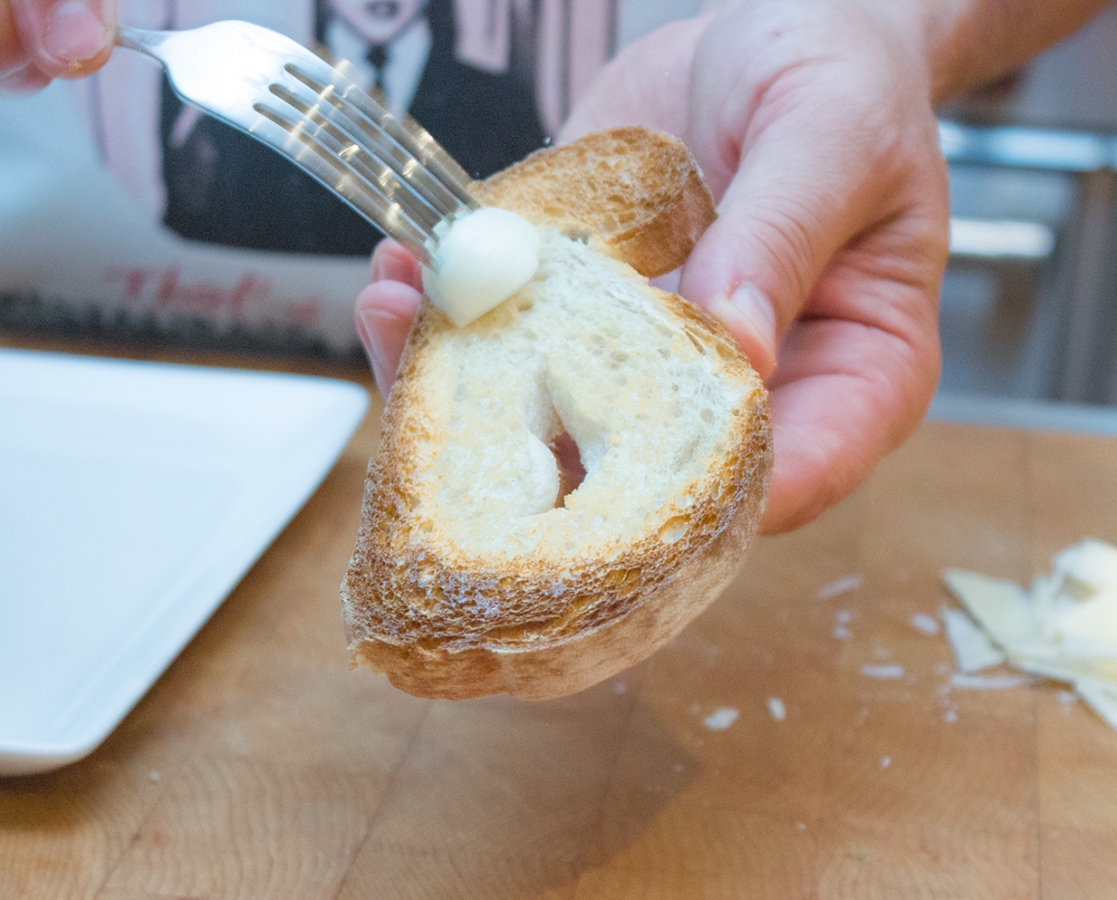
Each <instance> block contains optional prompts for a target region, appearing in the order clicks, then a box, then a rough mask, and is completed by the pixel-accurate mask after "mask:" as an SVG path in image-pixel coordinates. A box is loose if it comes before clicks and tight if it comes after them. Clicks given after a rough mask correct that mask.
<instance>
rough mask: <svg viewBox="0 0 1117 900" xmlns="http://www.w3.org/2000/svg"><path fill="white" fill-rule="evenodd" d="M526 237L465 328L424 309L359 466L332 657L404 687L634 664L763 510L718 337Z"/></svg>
mask: <svg viewBox="0 0 1117 900" xmlns="http://www.w3.org/2000/svg"><path fill="white" fill-rule="evenodd" d="M541 230H542V252H541V254H540V259H541V264H540V268H539V271H538V272H537V273H536V275H535V277H534V278H532V280H531V281H529V282H528V284H527V285H525V286H524V287H523V288H522V289H521V290H520V291H518V292H517V293H516V294H514V295H513V296H512V297H510V298H509V299H508V300H507V301H505V302H504V303H503V304H501V305H500V306H498V307H496V308H495V309H493V310H492V311H491V312H489V313H487V314H486V315H484V316H482V317H481V318H480V319H478V320H476V321H475V322H473V323H471V324H470V325H468V326H466V327H464V328H458V327H456V326H454V325H453V324H451V323H450V322H449V320H448V319H447V318H446V317H445V316H444V315H443V314H442V313H440V312H439V311H438V310H437V309H435V308H434V307H433V306H432V305H430V304H429V303H426V302H424V305H423V308H422V309H421V311H420V314H419V317H418V319H417V322H416V326H415V328H414V329H413V332H412V335H411V337H410V339H409V343H408V348H407V351H406V353H405V357H404V361H403V364H402V367H401V372H400V377H399V379H398V381H397V382H396V386H395V388H394V389H393V392H392V395H391V397H390V398H389V403H388V408H387V411H386V414H385V421H384V429H383V434H384V437H383V443H382V445H381V449H380V452H379V454H378V456H377V458H376V459H374V460H373V462H372V463H371V464H370V468H369V475H368V478H367V481H366V487H365V497H364V507H363V511H362V524H361V530H360V534H359V536H358V541H357V546H356V549H355V552H354V555H353V559H352V561H351V563H350V567H349V571H348V574H347V576H346V580H345V583H344V584H343V586H342V609H343V619H344V622H345V626H346V632H347V636H348V638H349V643H350V650H351V652H352V654H353V657H354V661H355V662H356V663H367V664H369V665H371V666H372V667H373V668H375V669H378V670H380V671H384V672H386V673H387V674H388V675H389V677H390V678H391V680H392V681H393V682H394V683H395V684H397V685H398V686H400V687H402V688H404V689H405V690H408V691H410V692H412V693H417V694H420V695H423V696H435V697H468V696H477V695H481V694H487V693H495V692H500V691H507V692H509V693H513V694H516V695H518V696H524V697H546V696H557V695H559V694H562V693H569V692H571V691H573V690H578V689H581V688H583V687H587V686H589V685H590V684H592V683H594V682H596V681H599V680H601V679H602V678H606V677H609V676H610V675H613V674H615V673H616V672H618V671H620V670H621V669H623V668H625V667H626V666H627V665H631V664H632V663H634V662H636V661H638V660H639V659H642V658H644V657H645V656H647V655H648V654H649V653H651V652H654V650H655V649H656V648H657V647H659V646H662V644H663V643H665V642H666V641H667V640H669V639H670V638H671V637H673V636H674V635H675V634H676V633H677V632H678V630H680V629H681V628H682V627H683V626H684V625H685V624H686V622H687V621H689V620H690V619H692V618H693V617H694V616H695V615H697V614H698V612H700V611H701V610H702V609H703V608H705V606H706V605H707V604H708V603H709V602H711V601H712V600H713V598H714V597H715V596H716V595H717V593H719V592H720V590H721V589H722V588H723V587H724V586H725V584H726V583H727V582H728V580H729V579H730V578H732V576H733V575H734V574H735V572H736V570H737V568H738V566H739V564H740V561H741V559H742V557H743V554H744V551H745V549H746V547H747V545H748V543H749V541H750V540H751V537H752V535H753V533H754V532H755V530H756V525H757V522H758V519H759V516H760V512H761V510H762V508H763V500H764V496H765V493H766V489H767V480H768V472H769V469H770V464H771V438H770V428H769V423H768V413H767V406H766V396H765V392H764V388H763V386H762V384H761V383H760V380H759V378H758V377H757V376H756V374H755V372H753V370H752V369H751V367H750V366H749V365H748V363H747V361H746V360H745V358H744V357H743V356H742V354H741V353H740V350H739V349H738V347H737V346H736V344H735V343H734V342H733V340H732V338H731V337H730V336H729V335H728V334H727V333H726V332H725V331H724V329H722V328H721V327H720V326H719V325H717V324H716V323H715V322H713V321H712V320H711V319H710V318H709V317H707V316H706V315H705V314H704V313H703V312H701V311H700V310H698V309H697V308H695V307H693V306H691V305H690V304H688V303H686V302H685V301H683V300H682V299H681V298H679V297H677V296H675V295H672V294H667V293H664V292H662V291H658V290H656V289H654V288H652V287H650V286H649V285H648V283H647V280H646V278H644V277H643V276H641V275H640V274H638V273H637V272H636V271H634V270H633V269H632V268H631V267H630V266H629V265H627V264H626V263H624V262H620V261H618V260H617V259H613V258H610V257H609V256H606V255H604V254H603V253H601V252H598V249H596V248H595V246H593V245H591V243H589V242H585V241H583V240H581V239H578V238H577V237H571V236H570V231H569V230H566V231H565V233H564V232H563V231H560V230H559V229H558V228H556V227H552V226H547V225H544V226H542V229H541ZM575 451H576V452H575ZM571 455H574V456H576V457H577V459H575V460H574V461H573V463H571V460H570V459H569V457H570V456H571Z"/></svg>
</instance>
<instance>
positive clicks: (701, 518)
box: [342, 129, 772, 699]
mask: <svg viewBox="0 0 1117 900" xmlns="http://www.w3.org/2000/svg"><path fill="white" fill-rule="evenodd" d="M625 131H626V133H625V134H624V135H622V137H623V140H622V143H623V144H624V145H625V146H629V147H631V146H634V145H636V144H639V143H640V141H641V140H644V143H645V144H649V143H650V144H659V143H662V142H663V141H664V138H663V137H662V136H659V135H653V136H652V139H646V138H640V137H639V136H637V135H633V134H631V133H627V132H630V131H631V130H630V129H629V130H625ZM610 134H612V133H610ZM646 134H648V133H645V135H646ZM584 140H588V142H589V143H590V150H589V151H587V149H586V147H585V146H581V147H579V145H574V147H575V150H574V151H568V150H567V149H566V148H560V149H558V150H553V151H548V153H549V154H550V155H551V156H543V157H540V156H538V155H537V156H534V157H529V159H528V160H526V161H525V162H524V163H521V164H520V166H519V167H513V169H512V170H510V171H509V172H508V173H506V174H505V175H504V176H501V177H500V180H502V181H503V188H502V189H501V190H502V191H503V193H499V196H500V200H501V205H506V206H508V207H510V208H514V209H516V211H518V212H521V214H524V215H527V216H528V217H529V218H531V217H532V211H531V209H525V208H524V206H518V205H517V203H516V201H517V199H523V198H524V197H526V196H528V195H531V197H532V199H531V201H530V202H529V201H527V200H525V201H524V203H525V205H528V206H530V203H531V202H537V201H538V196H543V195H544V194H545V192H544V191H543V190H542V189H540V188H539V187H538V186H536V187H533V184H536V183H537V182H538V180H539V178H540V176H539V175H538V173H536V171H535V167H536V166H538V165H541V164H542V161H543V160H546V159H548V158H552V157H553V155H554V154H559V153H567V154H570V153H575V152H576V153H577V154H580V155H583V156H587V158H588V157H589V156H592V155H593V153H600V152H603V151H602V148H603V147H613V148H614V149H615V147H616V145H617V137H616V136H615V135H612V136H607V137H602V136H591V137H590V138H588V139H584ZM676 143H677V142H676ZM673 152H674V153H675V156H676V157H677V155H678V154H677V148H675V151H673ZM684 152H685V151H684ZM688 158H689V157H688ZM583 162H584V160H583ZM644 162H645V161H641V163H640V165H639V166H637V167H636V168H637V169H638V170H639V173H640V177H641V178H652V180H653V181H654V177H653V176H654V175H656V173H657V170H655V169H654V168H653V169H649V168H648V167H647V166H646V165H645V164H644ZM558 169H559V171H561V172H563V173H565V177H572V176H571V172H570V168H569V166H568V165H567V163H563V164H562V165H560V166H559V167H558ZM544 170H545V171H546V172H548V173H550V174H553V173H552V172H551V170H550V169H549V168H547V167H546V166H544ZM688 171H689V173H690V174H686V173H685V172H677V171H676V170H675V168H671V169H670V171H669V173H668V175H667V176H665V178H664V180H665V181H670V182H672V185H673V186H672V187H671V188H670V189H669V190H668V189H663V190H657V189H656V186H655V185H653V186H652V187H651V188H649V189H647V190H646V191H645V193H644V195H643V196H644V199H645V200H648V198H656V197H657V198H658V201H659V202H662V203H664V204H666V208H667V209H668V210H674V213H672V215H678V216H680V217H681V218H682V219H683V227H682V229H681V231H682V232H683V233H684V234H685V233H688V232H689V231H693V230H694V228H695V224H694V223H695V222H696V221H699V218H700V217H699V218H695V217H694V215H693V209H694V208H695V207H694V206H693V204H692V203H691V202H690V201H688V200H685V199H681V198H684V197H685V196H686V195H687V194H688V191H690V189H689V188H686V187H685V184H686V183H687V182H689V181H690V180H691V178H692V177H694V178H697V175H696V173H695V170H694V167H693V165H692V164H690V165H689V167H688ZM543 182H544V183H545V184H547V185H550V184H551V182H550V181H549V180H548V179H543ZM553 189H554V188H553V187H548V190H553ZM704 190H705V189H704V188H703V191H704ZM497 195H498V192H493V193H492V194H490V195H488V199H491V198H492V197H495V196H497ZM536 195H538V196H536ZM575 199H577V200H578V203H575V204H573V205H574V206H575V207H576V211H577V216H575V217H574V218H575V219H576V220H577V221H576V224H575V226H572V227H574V228H580V227H583V226H585V225H587V223H588V219H589V217H590V216H591V214H592V209H590V208H588V202H589V198H583V197H580V196H578V197H576V198H575ZM648 202H649V203H650V202H651V201H650V200H649V201H648ZM583 207H585V208H583ZM556 209H559V207H556ZM687 209H689V210H691V212H686V211H685V210H687ZM548 215H549V216H555V215H556V213H555V211H554V210H551V211H549V212H548ZM579 217H580V218H579ZM610 221H611V222H615V217H613V218H612V219H611V220H610ZM641 221H642V222H643V223H644V224H643V226H642V228H643V229H644V230H643V231H641V232H640V234H643V235H644V236H645V238H644V239H645V240H655V241H659V240H661V237H662V231H663V229H665V228H667V227H668V225H669V221H668V219H667V218H664V217H663V216H662V215H660V214H659V213H656V212H654V210H652V209H651V207H649V209H648V210H647V214H643V213H642V214H641ZM606 230H607V231H608V229H606ZM618 233H619V232H618V230H617V229H613V230H612V232H611V235H612V236H613V237H615V236H616V235H617V234H618ZM698 234H700V231H698V232H697V233H695V234H694V235H692V237H691V238H690V239H689V244H687V243H686V241H687V240H688V239H684V240H683V241H682V244H686V247H685V251H683V256H684V257H685V254H686V252H689V249H690V247H691V246H692V245H693V241H694V240H696V239H697V235H698ZM639 243H640V236H639V234H637V233H636V232H635V231H633V230H632V229H628V230H627V231H626V236H625V237H624V239H623V240H620V241H613V242H612V243H611V244H609V245H608V246H609V247H610V248H611V249H610V250H609V251H608V252H612V253H615V254H617V255H620V254H622V253H623V254H625V255H627V256H628V257H629V258H639V256H640V253H638V252H636V251H634V250H633V248H634V247H636V246H637V245H638V244H639ZM668 243H670V242H668ZM682 244H680V246H682ZM625 248H628V249H625ZM671 252H672V253H675V252H677V251H674V250H672V251H671ZM654 255H655V254H654V253H653V252H648V253H646V254H645V256H648V257H651V256H654ZM648 290H651V289H648ZM654 294H655V296H657V297H658V299H659V302H661V303H663V304H664V305H665V306H666V307H667V308H668V309H669V310H670V313H671V314H672V316H674V317H675V318H676V319H677V320H679V321H681V322H682V327H683V328H684V330H685V331H686V333H687V334H688V335H689V336H690V339H691V340H692V341H694V342H696V343H698V344H701V345H702V347H703V351H702V352H708V353H710V354H711V355H712V356H711V358H716V360H717V365H718V367H719V370H720V371H721V372H722V373H723V376H724V377H725V378H727V379H730V380H732V381H733V382H734V383H736V384H739V385H741V387H742V396H743V398H744V399H743V402H742V403H741V404H739V406H738V408H736V409H735V411H734V412H735V421H734V422H733V423H732V426H731V428H730V430H729V433H728V440H727V442H728V444H729V447H728V449H726V450H725V452H724V453H723V454H722V455H721V456H720V457H719V458H718V459H717V460H716V464H715V465H713V466H712V467H711V468H710V469H709V470H708V471H707V472H706V473H705V474H704V475H703V476H702V477H701V478H700V479H699V481H698V482H696V483H695V484H692V485H690V486H689V488H688V491H689V494H690V495H692V496H693V497H694V498H695V500H694V502H692V503H690V502H688V503H687V504H682V503H681V502H680V503H679V504H678V505H677V506H676V505H672V506H671V508H670V509H668V510H667V511H666V513H665V516H664V518H663V520H662V524H661V525H660V527H659V529H658V530H652V531H648V532H647V533H645V534H643V535H642V536H640V537H638V538H637V539H634V540H633V541H631V542H630V543H629V544H628V545H627V546H626V547H624V548H623V550H622V551H621V552H619V553H617V554H615V555H614V556H613V557H612V558H610V559H608V560H603V559H598V558H594V557H593V556H589V557H586V558H578V559H570V558H555V557H548V556H547V554H542V553H541V554H537V555H536V556H534V557H528V558H523V557H519V558H515V559H513V560H511V561H509V560H508V559H507V558H505V559H491V558H482V557H477V556H475V555H474V556H471V555H470V554H468V553H465V552H462V551H460V550H458V549H457V548H455V547H453V546H450V547H447V546H446V545H445V544H444V543H443V544H437V545H436V542H434V541H431V540H429V539H426V540H425V539H424V534H423V528H424V527H429V524H427V525H425V523H424V522H422V521H420V519H419V517H418V515H417V514H416V512H415V510H416V507H417V506H418V504H417V497H418V496H419V493H420V490H421V486H420V476H421V474H422V473H421V472H420V471H418V467H419V466H420V465H421V462H422V459H423V454H422V451H421V448H422V447H423V446H431V445H434V446H438V444H439V441H440V438H441V435H440V434H438V433H433V432H432V431H431V429H432V428H437V426H436V425H434V424H432V422H431V420H430V418H429V417H428V416H426V415H424V412H423V410H424V400H427V402H429V399H428V398H426V396H425V394H426V393H427V388H429V385H428V386H427V388H425V387H424V366H425V365H426V360H427V358H428V353H429V349H428V348H429V346H430V345H431V344H432V342H434V341H436V340H437V339H438V337H439V335H440V333H441V331H442V330H443V329H446V328H448V327H450V326H448V325H447V324H446V320H445V318H444V317H443V316H442V315H441V314H440V313H439V312H437V311H436V310H434V309H433V307H430V306H429V305H428V304H426V303H424V306H423V308H422V310H421V311H420V314H419V316H418V318H417V321H416V324H415V327H414V328H413V331H412V334H411V336H410V337H409V341H408V346H407V350H406V352H405V354H404V359H403V362H402V364H401V370H400V374H399V378H398V380H397V382H396V387H395V389H394V390H393V393H392V395H391V398H390V400H389V403H388V407H387V410H386V413H385V419H384V427H383V440H382V445H381V448H380V452H379V454H378V456H377V458H376V459H375V460H374V461H373V463H372V464H370V467H369V474H368V478H367V480H366V485H365V496H364V507H363V511H362V522H361V529H360V534H359V535H358V540H357V545H356V548H355V550H354V554H353V558H352V561H351V562H350V565H349V570H348V573H347V575H346V578H345V582H344V583H343V585H342V610H343V620H344V624H345V630H346V636H347V638H348V641H349V646H350V651H351V653H352V657H353V660H354V663H355V664H356V663H365V664H368V665H370V666H371V667H372V668H374V669H376V670H378V671H381V672H384V673H386V674H387V675H388V678H389V679H390V680H391V682H392V683H393V684H395V685H396V686H397V687H400V688H402V689H403V690H405V691H408V692H409V693H412V694H416V695H418V696H424V697H435V698H451V699H463V698H467V697H476V696H482V695H486V694H493V693H501V692H504V693H509V694H513V695H515V696H518V697H522V698H525V699H543V698H548V697H556V696H561V695H564V694H568V693H572V692H574V691H577V690H581V689H583V688H585V687H588V686H590V685H592V684H594V683H596V682H598V681H600V680H602V679H604V678H607V677H609V676H610V675H612V674H615V673H617V672H619V671H621V670H622V669H624V668H626V667H628V666H629V665H632V664H634V663H636V662H638V661H639V660H641V659H644V658H646V657H647V656H648V655H650V654H651V653H653V652H654V651H655V650H656V649H658V648H659V647H661V646H662V645H663V644H665V643H666V642H667V641H668V640H670V639H671V638H672V637H673V636H674V635H675V634H677V633H678V632H679V630H681V629H682V627H683V626H684V625H685V624H686V623H687V622H688V621H690V620H691V619H692V618H694V616H696V615H697V614H698V613H699V612H701V611H702V610H703V609H704V608H705V607H706V606H707V605H708V604H709V603H711V602H712V601H713V599H714V598H715V597H716V596H717V595H718V594H719V593H720V591H721V590H722V589H723V588H724V587H725V586H726V584H727V583H728V582H729V580H730V579H731V578H732V577H733V575H734V574H735V573H736V571H737V569H738V567H739V565H740V563H741V561H742V559H743V556H744V553H745V550H746V549H747V547H748V545H749V543H750V542H751V539H752V537H753V535H754V534H755V532H756V528H757V525H758V522H759V518H760V514H761V512H762V509H763V505H764V498H765V496H766V493H767V484H768V475H769V471H770V468H771V455H772V451H771V430H770V424H769V420H768V410H767V398H766V394H765V391H764V388H763V385H762V384H761V382H760V379H759V377H758V376H757V375H756V373H755V372H754V371H753V370H752V369H751V367H750V366H749V365H748V363H747V361H746V360H745V358H744V356H743V355H742V354H741V353H740V350H739V348H738V347H737V345H736V344H735V343H734V341H733V339H732V338H731V337H730V335H729V334H728V333H727V332H726V331H725V330H724V329H723V328H722V327H721V325H720V324H719V323H717V322H716V321H714V320H713V319H711V318H710V317H709V316H707V315H706V314H705V313H704V312H702V311H701V310H699V309H697V308H696V307H694V306H692V305H691V304H689V303H687V302H686V301H684V300H682V299H681V298H679V297H676V296H674V295H670V294H664V293H662V292H654ZM667 528H670V529H671V530H672V535H671V539H670V540H664V539H663V534H662V532H663V530H664V529H667Z"/></svg>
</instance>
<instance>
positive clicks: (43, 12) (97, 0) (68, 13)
mask: <svg viewBox="0 0 1117 900" xmlns="http://www.w3.org/2000/svg"><path fill="white" fill-rule="evenodd" d="M115 37H116V0H0V93H4V94H16V93H26V92H28V91H33V90H37V89H38V88H41V87H43V86H44V85H46V84H47V83H48V82H50V80H51V79H52V78H76V77H79V76H82V75H88V74H89V73H91V72H93V71H96V70H97V69H98V68H100V67H101V66H102V65H103V64H104V62H105V60H107V59H108V58H109V54H110V53H111V52H112V46H113V40H114V39H115Z"/></svg>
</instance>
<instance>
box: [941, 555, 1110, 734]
mask: <svg viewBox="0 0 1117 900" xmlns="http://www.w3.org/2000/svg"><path fill="white" fill-rule="evenodd" d="M1051 569H1052V571H1051V574H1050V575H1047V576H1040V577H1037V578H1036V579H1035V580H1034V581H1033V582H1032V585H1031V587H1030V589H1029V590H1025V589H1023V588H1021V587H1019V586H1017V585H1016V584H1014V583H1012V582H1010V581H1006V580H1004V579H999V578H990V577H988V576H985V575H979V574H977V573H975V572H963V571H959V570H957V569H948V570H947V571H946V572H944V573H943V580H944V582H945V583H946V586H947V588H948V589H949V590H950V592H951V593H952V594H953V595H954V596H955V597H956V598H957V599H958V601H959V602H960V603H961V604H962V606H963V607H965V609H966V610H967V611H968V612H969V614H970V615H971V616H973V619H974V620H976V622H977V625H976V626H975V625H974V623H973V622H972V621H970V620H969V619H968V617H967V616H966V615H965V614H964V613H962V612H961V611H959V610H952V609H945V608H944V609H943V621H944V623H945V624H946V631H947V635H948V637H949V639H950V641H951V644H952V645H953V646H954V648H955V655H956V657H957V658H958V668H959V670H960V671H961V672H963V673H966V674H970V673H973V672H977V671H981V670H982V669H984V668H989V667H990V666H993V665H997V664H999V663H1000V662H1002V661H1005V660H1007V661H1008V662H1009V663H1010V664H1011V665H1012V666H1014V667H1015V668H1017V669H1019V670H1020V671H1022V672H1025V673H1028V674H1029V675H1033V676H1039V677H1042V678H1049V679H1053V680H1055V681H1062V682H1065V683H1067V684H1070V685H1071V686H1073V688H1074V690H1075V692H1076V693H1077V695H1078V696H1080V697H1081V698H1082V699H1083V700H1085V701H1086V702H1087V703H1088V704H1089V705H1090V707H1091V708H1092V709H1093V710H1094V711H1095V712H1096V713H1097V714H1098V715H1099V716H1100V717H1101V718H1102V719H1103V720H1104V721H1106V722H1107V723H1108V724H1109V725H1111V726H1112V727H1114V728H1117V547H1114V546H1113V545H1111V544H1107V543H1105V542H1103V541H1099V540H1094V539H1087V540H1083V541H1080V542H1079V543H1077V544H1073V545H1071V546H1069V547H1067V548H1066V549H1064V550H1062V551H1060V552H1059V553H1057V554H1056V555H1055V557H1054V559H1053V560H1052V566H1051ZM963 619H965V620H966V621H967V622H969V625H970V626H972V627H973V628H974V630H977V628H978V626H980V631H979V634H980V637H981V639H983V640H984V641H985V642H986V644H987V645H988V651H991V652H988V651H985V650H982V651H980V652H979V651H978V649H977V648H978V641H977V640H976V639H974V638H973V637H972V635H971V636H970V637H966V638H962V639H961V642H962V644H963V645H964V646H963V649H962V650H961V651H960V650H959V645H958V644H955V637H956V633H955V631H953V630H952V628H953V629H956V630H957V633H958V634H961V633H962V632H963V631H965V630H966V628H967V626H966V625H963V624H959V623H961V622H962V620H963ZM952 622H953V623H954V624H953V626H952ZM967 642H968V643H967ZM982 654H984V656H983V655H982ZM983 659H985V660H988V662H987V663H986V664H982V662H983Z"/></svg>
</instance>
